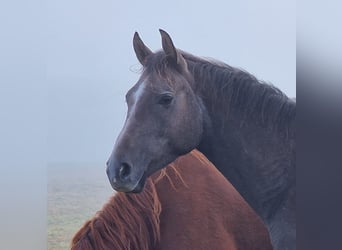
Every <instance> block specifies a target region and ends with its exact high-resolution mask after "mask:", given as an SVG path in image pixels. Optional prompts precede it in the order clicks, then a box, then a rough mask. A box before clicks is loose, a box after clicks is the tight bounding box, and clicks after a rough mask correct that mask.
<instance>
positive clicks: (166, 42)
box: [159, 29, 187, 70]
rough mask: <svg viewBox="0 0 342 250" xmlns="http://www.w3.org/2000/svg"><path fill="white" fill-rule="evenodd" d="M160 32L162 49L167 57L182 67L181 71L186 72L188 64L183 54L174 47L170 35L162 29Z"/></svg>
mask: <svg viewBox="0 0 342 250" xmlns="http://www.w3.org/2000/svg"><path fill="white" fill-rule="evenodd" d="M159 32H160V35H161V37H162V47H163V50H164V52H165V54H166V56H167V57H169V58H170V59H172V60H174V62H175V63H176V64H177V65H178V66H179V67H180V69H182V70H186V69H187V63H186V61H185V59H184V57H183V56H182V54H181V53H180V52H179V51H178V50H177V49H176V47H175V46H174V45H173V42H172V40H171V37H170V35H169V34H168V33H167V32H166V31H164V30H162V29H159Z"/></svg>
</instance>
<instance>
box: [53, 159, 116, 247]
mask: <svg viewBox="0 0 342 250" xmlns="http://www.w3.org/2000/svg"><path fill="white" fill-rule="evenodd" d="M104 169H105V168H104V167H103V166H101V167H98V166H95V165H94V166H80V165H51V166H49V168H48V250H64V249H70V242H71V239H72V237H73V235H74V234H75V233H76V232H77V230H78V229H79V228H80V227H81V226H82V225H83V224H84V222H85V221H86V220H88V219H89V218H91V217H92V216H93V215H94V214H95V212H96V211H98V210H100V209H101V207H102V205H103V204H105V203H106V201H107V200H108V199H109V197H110V196H111V195H112V194H113V191H112V189H111V187H110V185H109V182H108V180H107V177H106V174H105V170H104Z"/></svg>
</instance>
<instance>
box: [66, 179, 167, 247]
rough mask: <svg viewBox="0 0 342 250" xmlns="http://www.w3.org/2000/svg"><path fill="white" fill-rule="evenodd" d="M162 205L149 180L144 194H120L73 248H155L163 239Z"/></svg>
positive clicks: (75, 239) (74, 241)
mask: <svg viewBox="0 0 342 250" xmlns="http://www.w3.org/2000/svg"><path fill="white" fill-rule="evenodd" d="M160 213H161V204H160V201H159V198H158V195H157V192H156V188H155V185H154V184H153V183H152V180H151V179H150V178H149V179H147V181H146V186H145V189H144V191H143V192H142V193H140V194H124V193H117V194H116V195H114V196H113V197H112V198H111V199H110V200H109V201H108V202H107V203H106V205H104V207H103V208H102V210H100V211H99V212H97V214H96V215H95V216H94V217H93V218H92V219H90V220H89V221H87V222H86V223H85V224H84V225H83V227H82V228H81V229H80V230H79V231H78V232H77V233H76V235H75V236H74V237H73V239H72V243H71V249H72V250H76V249H80V250H81V249H82V250H87V249H104V250H105V249H124V250H126V249H127V250H132V249H137V250H138V249H139V250H140V249H142V250H145V249H153V248H155V247H156V245H157V244H158V243H159V240H160V227H159V226H160V225H159V224H160V221H159V216H160Z"/></svg>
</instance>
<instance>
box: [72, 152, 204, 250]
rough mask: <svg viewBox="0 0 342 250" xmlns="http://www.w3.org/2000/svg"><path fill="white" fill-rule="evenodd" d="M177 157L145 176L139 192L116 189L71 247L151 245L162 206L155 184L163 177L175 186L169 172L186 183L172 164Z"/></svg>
mask: <svg viewBox="0 0 342 250" xmlns="http://www.w3.org/2000/svg"><path fill="white" fill-rule="evenodd" d="M190 154H192V155H194V156H195V157H197V158H198V159H199V160H201V161H204V162H205V158H204V156H203V155H201V154H199V153H197V152H196V151H192V152H191V153H190ZM176 165H177V160H176V161H175V162H173V163H171V164H169V165H168V167H166V168H163V169H161V170H160V171H159V173H156V174H155V175H154V178H152V177H149V178H148V179H147V180H146V184H145V188H144V190H143V191H142V192H141V193H139V194H132V193H129V194H126V193H116V194H115V195H113V196H112V197H111V198H110V200H109V201H108V202H107V203H106V204H105V205H104V206H103V208H102V209H101V210H100V211H98V212H97V213H96V215H95V216H94V217H93V218H92V219H90V220H88V221H87V222H85V224H84V225H83V226H82V228H81V229H80V230H79V231H78V232H77V233H76V234H75V236H74V237H73V239H72V241H71V250H90V249H102V250H106V249H108V250H110V249H122V250H135V249H136V250H147V249H155V247H156V246H157V245H158V243H159V240H160V224H159V223H160V221H159V216H160V213H161V210H162V207H161V204H160V201H159V197H158V193H157V189H156V184H157V183H158V182H159V181H161V180H162V179H163V178H167V179H168V181H169V182H170V185H171V186H172V188H173V189H175V190H177V188H176V186H175V185H174V184H173V181H172V179H171V178H170V176H169V174H170V171H173V173H174V174H175V176H177V177H178V179H179V180H180V181H181V182H182V183H183V184H184V186H185V187H187V185H186V183H185V182H184V180H183V178H182V176H181V174H180V173H179V171H178V170H177V168H176Z"/></svg>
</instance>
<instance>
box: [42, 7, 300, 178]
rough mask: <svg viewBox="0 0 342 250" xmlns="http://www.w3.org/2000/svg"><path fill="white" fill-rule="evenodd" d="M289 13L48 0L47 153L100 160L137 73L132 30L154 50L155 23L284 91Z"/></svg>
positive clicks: (290, 39)
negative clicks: (49, 0)
mask: <svg viewBox="0 0 342 250" xmlns="http://www.w3.org/2000/svg"><path fill="white" fill-rule="evenodd" d="M295 20H296V19H295V1H281V2H280V1H276V2H275V1H270V0H262V1H234V2H232V1H210V4H209V3H206V4H203V3H201V2H198V1H180V0H176V1H172V2H169V3H165V2H162V1H160V2H159V1H150V2H146V1H136V2H134V3H133V2H131V1H121V2H118V1H90V0H82V1H81V0H78V1H68V2H66V1H51V2H49V4H48V16H47V26H48V29H47V30H48V35H47V51H46V56H47V70H46V74H47V75H46V76H47V84H48V96H47V107H48V137H47V141H48V152H47V153H48V154H47V160H48V163H53V164H55V163H89V162H91V163H97V164H99V163H102V164H103V171H104V168H105V162H106V160H107V158H108V157H109V154H110V152H111V150H112V148H113V145H114V142H115V139H116V137H117V135H118V133H119V131H120V129H121V127H122V125H123V122H124V119H125V115H126V104H125V101H124V95H125V93H126V91H127V90H128V89H129V88H130V87H131V86H133V84H134V83H135V82H136V81H137V79H138V77H139V74H138V73H137V72H138V71H139V69H140V65H139V64H138V61H137V59H136V57H135V54H134V51H133V47H132V38H133V34H134V32H135V31H138V32H139V34H140V36H141V37H142V39H143V41H144V42H145V44H146V45H147V46H149V47H150V48H151V49H152V50H153V51H154V50H158V49H160V48H161V39H160V35H159V31H158V29H159V28H162V29H164V30H166V31H167V32H168V33H169V34H170V35H171V37H172V38H173V41H174V43H175V46H176V47H178V48H180V49H182V50H184V51H187V52H190V53H192V54H194V55H198V56H205V57H211V58H215V59H218V60H221V61H224V62H226V63H228V64H230V65H232V66H236V67H239V68H243V69H245V70H247V71H249V72H250V73H252V74H254V75H255V76H257V77H258V78H259V79H261V80H265V81H267V82H270V83H272V84H273V85H275V86H277V87H278V88H280V89H281V90H282V91H284V92H285V93H286V94H287V95H288V96H290V97H294V96H295V95H296V78H295V77H296V76H295V73H296V71H295V67H296V63H295V60H296V40H295V37H296V21H295ZM99 171H102V170H99Z"/></svg>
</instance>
